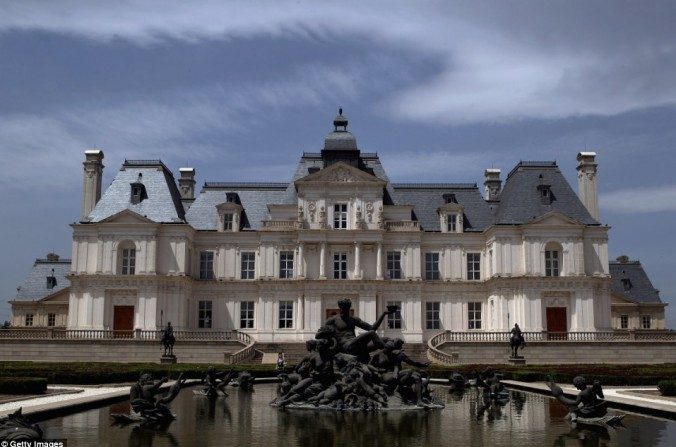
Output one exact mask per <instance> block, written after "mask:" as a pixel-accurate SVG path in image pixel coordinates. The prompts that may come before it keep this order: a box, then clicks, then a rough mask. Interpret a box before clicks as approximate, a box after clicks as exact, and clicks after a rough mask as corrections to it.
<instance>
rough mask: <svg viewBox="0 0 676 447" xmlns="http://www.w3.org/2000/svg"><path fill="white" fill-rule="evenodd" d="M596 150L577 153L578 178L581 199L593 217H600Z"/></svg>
mask: <svg viewBox="0 0 676 447" xmlns="http://www.w3.org/2000/svg"><path fill="white" fill-rule="evenodd" d="M597 166H598V165H597V164H596V152H580V153H579V154H577V179H578V189H579V191H578V194H579V196H580V200H581V201H582V203H583V204H584V206H585V207H587V211H589V214H591V217H593V218H594V219H596V220H598V219H599V197H598V190H597V187H596V172H597V169H596V168H597Z"/></svg>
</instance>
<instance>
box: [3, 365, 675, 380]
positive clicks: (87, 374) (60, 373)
mask: <svg viewBox="0 0 676 447" xmlns="http://www.w3.org/2000/svg"><path fill="white" fill-rule="evenodd" d="M207 366H208V365H205V364H196V363H178V364H174V365H162V364H158V363H95V362H92V363H84V362H69V363H52V362H49V363H48V362H0V377H45V378H47V380H48V381H49V383H54V384H82V385H87V384H102V383H121V382H135V381H136V380H138V378H139V376H140V375H141V373H149V374H152V375H153V376H154V377H156V378H160V377H163V376H167V377H169V378H174V379H175V378H176V377H178V375H179V374H180V373H184V375H185V377H187V378H190V379H201V378H202V376H203V374H204V372H205V371H206V369H207ZM214 366H215V367H216V368H217V369H219V370H221V371H227V370H230V369H233V370H235V371H245V370H246V371H250V372H251V373H252V374H253V375H254V376H256V377H275V376H277V374H278V372H277V370H276V365H274V364H273V365H262V364H238V365H224V364H214ZM489 366H490V367H492V368H493V369H495V370H497V371H500V372H501V373H503V374H504V377H505V379H513V380H520V381H524V382H538V381H544V380H547V376H552V377H553V379H554V380H555V381H556V382H563V383H572V381H573V377H575V376H577V375H584V376H585V377H586V378H587V379H589V380H599V381H600V382H601V384H603V385H607V386H610V385H651V386H656V385H657V383H658V382H660V381H663V380H673V378H674V377H676V364H655V365H611V364H592V365H520V366H514V365H504V364H495V365H457V366H453V367H451V366H441V365H432V366H430V367H429V368H428V369H427V370H428V371H429V372H430V375H431V376H432V377H435V378H443V379H445V378H448V377H449V376H450V374H451V372H453V371H457V372H459V373H461V374H463V375H465V376H466V377H473V375H474V371H475V370H476V371H479V372H481V371H483V370H484V369H486V368H487V367H489ZM291 367H292V365H290V366H289V367H287V368H286V369H287V370H289V369H290V368H291Z"/></svg>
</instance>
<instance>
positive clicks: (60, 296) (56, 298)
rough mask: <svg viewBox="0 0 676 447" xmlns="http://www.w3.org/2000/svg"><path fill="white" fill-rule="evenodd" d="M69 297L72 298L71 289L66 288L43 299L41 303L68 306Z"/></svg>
mask: <svg viewBox="0 0 676 447" xmlns="http://www.w3.org/2000/svg"><path fill="white" fill-rule="evenodd" d="M69 297H70V288H69V287H66V288H64V289H61V290H59V291H58V292H55V293H53V294H51V295H49V296H46V297H44V298H42V299H41V300H40V301H41V302H43V303H45V302H50V303H65V304H68V299H69Z"/></svg>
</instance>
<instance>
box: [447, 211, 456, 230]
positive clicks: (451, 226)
mask: <svg viewBox="0 0 676 447" xmlns="http://www.w3.org/2000/svg"><path fill="white" fill-rule="evenodd" d="M446 222H447V224H448V232H449V233H457V232H458V215H457V214H447V215H446Z"/></svg>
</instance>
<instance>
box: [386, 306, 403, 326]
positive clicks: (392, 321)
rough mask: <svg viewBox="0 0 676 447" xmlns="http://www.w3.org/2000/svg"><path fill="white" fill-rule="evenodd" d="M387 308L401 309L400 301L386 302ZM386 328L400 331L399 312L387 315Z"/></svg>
mask: <svg viewBox="0 0 676 447" xmlns="http://www.w3.org/2000/svg"><path fill="white" fill-rule="evenodd" d="M387 305H388V306H398V307H399V309H401V301H388V302H387ZM387 328H388V329H401V310H398V311H396V312H394V313H391V314H387Z"/></svg>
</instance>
